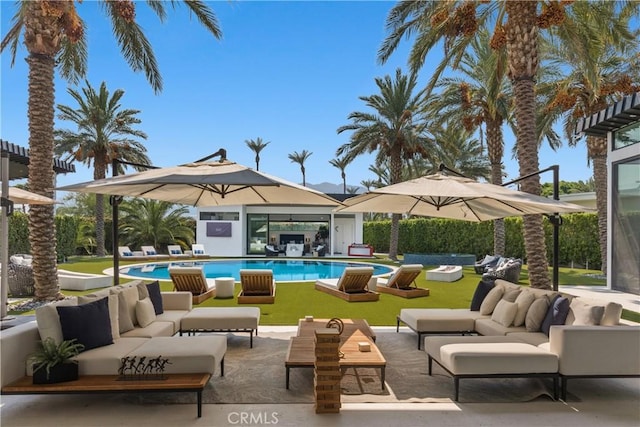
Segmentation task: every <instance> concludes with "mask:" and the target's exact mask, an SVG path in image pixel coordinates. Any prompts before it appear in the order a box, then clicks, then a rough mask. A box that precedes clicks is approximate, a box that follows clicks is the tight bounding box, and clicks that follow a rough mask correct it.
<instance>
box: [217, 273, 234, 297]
mask: <svg viewBox="0 0 640 427" xmlns="http://www.w3.org/2000/svg"><path fill="white" fill-rule="evenodd" d="M215 280H216V298H233V286H234V284H235V282H236V280H235V279H234V278H233V277H216V279H215Z"/></svg>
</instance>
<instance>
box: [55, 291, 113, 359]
mask: <svg viewBox="0 0 640 427" xmlns="http://www.w3.org/2000/svg"><path fill="white" fill-rule="evenodd" d="M56 309H57V310H58V315H59V316H60V325H62V336H63V338H64V340H65V341H70V340H76V342H78V343H79V344H82V345H83V346H84V350H83V351H86V350H91V349H92V348H97V347H102V346H105V345H109V344H113V336H112V334H111V320H110V319H109V302H108V298H102V299H99V300H96V301H93V302H90V303H87V304H82V305H76V306H63V307H56Z"/></svg>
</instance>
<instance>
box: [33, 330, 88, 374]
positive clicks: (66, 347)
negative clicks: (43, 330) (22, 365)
mask: <svg viewBox="0 0 640 427" xmlns="http://www.w3.org/2000/svg"><path fill="white" fill-rule="evenodd" d="M83 349H84V345H82V344H80V343H77V342H76V340H75V339H73V340H69V341H62V342H61V343H60V344H56V342H55V341H54V340H53V338H51V337H49V338H46V339H45V340H44V341H41V342H40V348H39V349H38V351H36V352H35V353H33V354H32V355H31V356H30V357H29V360H30V362H31V363H33V383H34V384H53V383H59V382H64V381H73V380H77V379H78V362H77V361H76V360H72V359H73V358H74V357H75V356H77V355H78V354H79V353H80V352H81V351H82V350H83Z"/></svg>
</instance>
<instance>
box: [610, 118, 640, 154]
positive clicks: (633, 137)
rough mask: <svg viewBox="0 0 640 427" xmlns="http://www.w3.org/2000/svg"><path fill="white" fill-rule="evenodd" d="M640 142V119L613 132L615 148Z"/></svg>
mask: <svg viewBox="0 0 640 427" xmlns="http://www.w3.org/2000/svg"><path fill="white" fill-rule="evenodd" d="M639 142H640V121H639V122H636V123H634V124H632V125H630V126H627V127H624V128H622V129H620V130H618V131H616V132H614V133H613V149H614V150H617V149H618V148H624V147H627V146H629V145H633V144H637V143H639Z"/></svg>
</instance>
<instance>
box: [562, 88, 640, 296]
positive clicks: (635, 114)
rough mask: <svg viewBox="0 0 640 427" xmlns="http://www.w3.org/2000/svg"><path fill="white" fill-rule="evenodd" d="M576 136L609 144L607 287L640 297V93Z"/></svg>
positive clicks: (581, 125)
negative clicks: (602, 140)
mask: <svg viewBox="0 0 640 427" xmlns="http://www.w3.org/2000/svg"><path fill="white" fill-rule="evenodd" d="M575 133H576V135H591V136H597V137H602V138H607V145H608V149H607V176H608V185H607V187H608V192H607V195H608V196H607V199H608V200H607V224H608V232H607V272H608V274H607V287H608V288H609V289H612V290H616V291H621V292H628V293H633V294H636V295H640V261H639V260H640V92H637V93H635V94H633V95H629V96H627V97H625V98H624V99H622V100H620V101H618V102H616V103H615V104H612V105H610V106H608V107H607V108H605V109H604V110H602V111H600V112H599V113H596V114H593V115H592V116H589V117H585V118H583V119H580V121H579V122H578V124H577V126H576V130H575Z"/></svg>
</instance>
